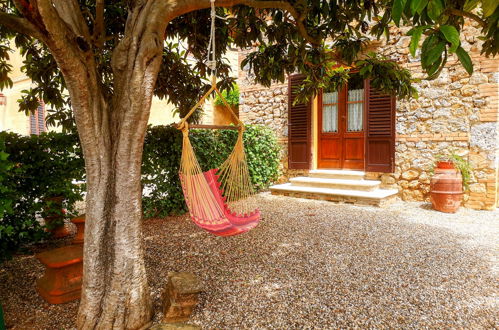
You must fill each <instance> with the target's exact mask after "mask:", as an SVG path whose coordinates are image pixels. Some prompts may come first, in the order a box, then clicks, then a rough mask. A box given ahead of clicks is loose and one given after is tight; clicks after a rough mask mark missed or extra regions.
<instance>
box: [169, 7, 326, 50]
mask: <svg viewBox="0 0 499 330" xmlns="http://www.w3.org/2000/svg"><path fill="white" fill-rule="evenodd" d="M215 5H216V6H217V7H225V8H230V7H233V6H237V5H244V6H248V7H252V8H258V9H282V10H285V11H287V12H288V13H289V14H290V15H291V16H293V18H294V20H295V22H294V24H295V25H296V28H297V29H298V32H299V33H300V35H301V36H302V37H303V38H304V39H305V40H306V41H308V42H309V43H311V44H313V45H319V44H320V43H321V41H320V40H319V39H316V38H313V37H312V36H311V35H309V34H308V31H307V28H306V27H305V24H304V23H303V21H304V20H305V18H306V16H307V13H306V12H301V13H300V12H298V10H297V9H296V8H295V7H294V6H293V5H292V4H290V3H289V2H286V1H281V0H276V1H257V0H217V1H216V2H215ZM159 6H169V7H170V8H162V9H163V10H164V12H165V13H167V17H165V19H166V21H170V20H172V19H173V18H175V17H177V16H180V15H183V14H186V13H188V12H191V11H195V10H199V9H206V8H210V6H211V4H210V1H209V0H190V1H182V2H181V1H177V2H175V4H174V5H173V6H172V5H171V4H168V1H162V3H159Z"/></svg>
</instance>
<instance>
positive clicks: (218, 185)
mask: <svg viewBox="0 0 499 330" xmlns="http://www.w3.org/2000/svg"><path fill="white" fill-rule="evenodd" d="M214 86H215V85H214ZM212 89H214V90H215V91H217V93H218V94H219V95H221V93H220V92H219V91H218V89H217V88H216V86H215V87H212ZM209 93H211V91H209V92H208V93H207V94H206V95H205V96H207V95H208V94H209ZM221 98H222V101H223V102H224V103H226V101H225V99H223V96H221ZM226 106H227V105H226ZM228 109H230V107H229V108H228ZM229 111H231V112H232V110H229ZM232 115H233V117H235V118H237V116H236V115H235V114H234V113H233V112H232ZM189 116H190V115H188V116H186V117H184V118H183V120H182V121H181V122H180V123H179V124H178V126H177V127H178V128H179V129H180V130H182V133H183V143H182V157H181V160H180V162H181V164H180V173H179V176H180V182H181V184H182V190H183V193H184V197H185V202H186V204H187V207H188V209H189V213H190V216H191V219H192V220H193V221H194V223H195V224H196V225H198V226H199V227H201V228H203V229H205V230H207V231H209V232H210V233H213V234H215V235H218V236H232V235H237V234H242V233H245V232H247V231H249V230H250V229H252V228H254V227H256V225H258V222H259V220H260V211H259V210H258V209H257V210H254V211H253V212H251V213H249V214H236V213H235V212H233V211H231V208H230V207H229V205H228V204H233V203H234V202H237V201H239V203H242V201H241V200H243V199H245V198H247V197H249V196H251V195H252V194H253V187H252V185H251V181H250V177H249V171H248V165H247V163H246V153H245V152H244V144H243V132H244V126H243V124H242V122H240V121H239V119H237V120H238V121H239V123H238V130H239V133H238V137H237V141H236V144H235V146H234V149H233V150H232V153H231V154H230V155H229V157H228V158H227V160H225V162H224V163H223V164H222V165H221V166H220V168H219V169H217V168H215V169H211V170H209V171H206V172H203V171H202V169H201V166H200V165H199V162H198V160H197V158H196V156H195V154H194V149H193V147H192V144H191V141H190V139H189V124H188V123H187V121H186V119H187V118H188V117H189Z"/></svg>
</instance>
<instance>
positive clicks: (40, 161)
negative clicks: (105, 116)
mask: <svg viewBox="0 0 499 330" xmlns="http://www.w3.org/2000/svg"><path fill="white" fill-rule="evenodd" d="M0 141H4V147H5V150H4V151H3V152H4V153H5V154H8V158H6V157H0V160H1V162H2V165H1V166H0V167H1V168H2V172H3V173H2V175H1V176H2V178H1V179H2V186H3V188H2V191H1V192H2V195H1V196H0V203H1V204H2V205H7V207H5V208H4V214H3V216H2V217H0V261H1V259H3V258H9V257H10V254H11V253H12V252H14V251H16V250H17V249H18V248H19V247H20V246H22V245H24V244H26V243H33V242H37V241H39V240H41V239H43V238H46V237H47V236H48V233H47V232H46V231H45V230H44V228H43V227H42V226H41V225H40V222H39V221H38V217H40V216H41V217H44V215H45V214H47V213H50V214H58V215H60V216H61V219H67V218H70V217H72V216H73V215H74V205H75V202H76V201H78V200H82V192H83V190H84V185H81V184H80V185H78V184H74V181H75V180H78V181H82V180H84V162H83V158H82V155H81V150H80V147H79V142H78V137H77V136H76V135H72V134H60V133H46V134H42V135H39V136H37V135H31V136H21V135H18V134H14V133H6V132H0ZM0 154H2V151H1V150H0ZM56 196H64V198H65V201H64V204H63V207H64V208H65V209H66V211H67V212H66V213H63V212H62V210H61V209H60V206H59V207H57V205H56V203H54V202H51V201H49V200H47V199H49V198H51V197H56Z"/></svg>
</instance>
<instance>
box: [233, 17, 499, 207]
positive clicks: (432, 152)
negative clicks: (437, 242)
mask: <svg viewBox="0 0 499 330" xmlns="http://www.w3.org/2000/svg"><path fill="white" fill-rule="evenodd" d="M407 30H408V29H406V28H401V29H400V30H395V28H394V29H393V30H392V35H393V37H392V38H391V39H390V40H389V41H388V42H383V41H382V42H381V43H379V42H373V43H372V46H371V49H373V50H376V51H379V52H381V53H383V54H384V55H386V56H388V57H390V58H392V59H394V60H397V61H399V63H402V64H403V65H404V66H406V67H407V68H408V69H410V70H411V72H412V73H413V76H414V77H415V78H424V74H423V72H422V70H421V66H420V62H419V58H418V57H416V58H412V57H411V56H410V55H409V50H408V47H407V46H408V44H409V42H410V37H407V36H405V33H406V32H407ZM478 35H479V31H478V30H477V29H476V27H473V26H467V27H466V29H465V30H464V33H463V36H464V38H462V39H463V40H462V46H463V47H464V48H465V49H466V50H467V51H470V52H471V57H472V60H473V63H474V67H475V72H474V73H473V75H471V76H469V75H468V74H467V73H466V71H465V70H464V68H462V66H461V65H460V64H459V63H458V62H457V59H456V58H455V56H451V57H450V59H449V61H448V63H447V65H446V68H445V69H444V70H443V71H442V73H441V75H440V76H439V78H437V79H435V80H433V81H428V80H421V81H420V82H418V83H416V84H415V86H416V88H417V89H418V91H419V95H420V96H419V98H418V99H412V100H410V101H398V102H397V114H396V133H397V136H396V152H395V172H394V173H391V174H382V173H367V178H370V179H381V181H382V182H383V185H384V186H386V187H397V188H398V189H399V191H400V197H401V198H402V199H404V200H408V201H421V200H428V198H429V183H430V179H431V176H432V168H433V164H434V161H435V157H436V156H437V155H439V154H444V153H445V152H446V151H450V150H452V151H454V152H455V153H457V154H459V155H461V156H463V157H464V158H465V159H467V160H468V161H469V162H470V163H471V165H472V167H473V177H472V180H471V181H472V182H471V183H470V189H469V191H468V192H467V193H466V194H465V197H464V199H465V206H467V207H470V208H474V209H493V208H495V207H498V200H497V199H498V191H499V123H498V104H499V68H498V61H497V60H494V59H487V58H485V57H482V56H480V54H479V49H480V43H481V41H480V40H478V39H477V36H478ZM244 56H245V53H244V52H241V53H240V56H239V60H240V61H241V60H242V59H243V58H244ZM251 78H252V77H250V76H248V73H247V71H246V70H240V72H239V85H240V91H241V108H240V112H241V118H242V119H243V120H244V121H246V122H248V123H255V124H263V125H266V126H270V127H272V128H274V130H275V132H276V133H277V135H278V137H279V139H280V142H281V144H282V145H283V173H284V178H287V177H289V176H294V175H296V174H302V171H288V170H287V126H286V124H287V84H282V85H276V86H273V87H272V88H270V89H269V88H264V87H262V86H258V85H255V84H253V83H252V79H251Z"/></svg>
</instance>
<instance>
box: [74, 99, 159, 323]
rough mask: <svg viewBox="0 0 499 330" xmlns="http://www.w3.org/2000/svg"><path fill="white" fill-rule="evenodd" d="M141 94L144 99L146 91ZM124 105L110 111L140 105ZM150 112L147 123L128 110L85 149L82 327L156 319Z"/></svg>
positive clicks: (123, 110)
mask: <svg viewBox="0 0 499 330" xmlns="http://www.w3.org/2000/svg"><path fill="white" fill-rule="evenodd" d="M137 97H138V98H141V97H142V100H144V98H143V95H137ZM137 103H138V104H143V102H137ZM146 103H147V101H146ZM138 104H135V106H138ZM124 106H125V105H124V104H120V105H118V106H117V108H115V109H109V111H108V112H111V113H125V114H126V113H133V112H135V111H134V110H137V109H133V107H134V105H132V104H128V107H127V108H123V107H124ZM147 109H149V108H147ZM141 111H142V112H143V111H144V109H143V108H142V109H141ZM103 112H106V109H103ZM148 112H149V111H146V113H147V114H148ZM147 114H146V116H145V119H142V120H141V121H142V123H140V122H139V123H138V122H137V121H136V120H133V116H124V117H123V118H122V120H121V121H120V122H119V123H116V122H115V125H114V129H113V127H110V129H109V130H107V129H106V127H105V125H104V127H100V128H101V132H102V134H99V135H98V137H99V138H98V143H97V144H96V145H94V146H93V147H90V150H89V147H88V146H87V150H86V152H85V161H86V170H87V186H88V194H87V201H86V219H87V222H86V225H85V226H86V228H85V246H84V277H83V291H82V299H81V303H80V312H79V315H78V328H80V329H94V328H95V329H101V328H102V329H104V328H105V329H111V328H113V329H114V328H120V329H121V328H125V329H139V328H141V327H143V326H145V325H147V324H148V323H149V322H150V320H151V316H152V314H151V313H152V310H151V299H150V294H149V286H148V283H147V276H146V270H145V264H144V249H143V237H142V204H141V196H142V189H141V183H140V182H141V171H140V169H141V163H142V145H143V142H144V135H145V131H146V124H147V117H148V115H147ZM142 115H144V114H142ZM141 117H142V116H141ZM143 118H144V117H143ZM144 122H145V124H144ZM110 123H112V121H110ZM104 124H105V122H104ZM111 126H113V125H112V124H111ZM113 131H114V132H113Z"/></svg>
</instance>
